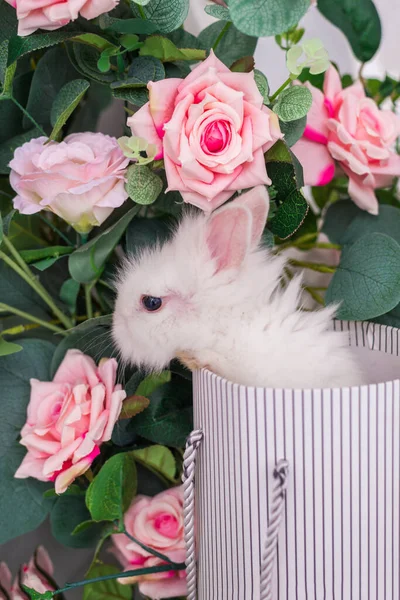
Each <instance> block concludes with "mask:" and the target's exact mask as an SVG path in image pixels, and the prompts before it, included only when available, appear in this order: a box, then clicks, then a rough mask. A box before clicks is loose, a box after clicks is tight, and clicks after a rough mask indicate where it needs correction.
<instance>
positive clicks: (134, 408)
mask: <svg viewBox="0 0 400 600" xmlns="http://www.w3.org/2000/svg"><path fill="white" fill-rule="evenodd" d="M0 349H1V347H0ZM149 404H150V400H149V399H148V398H145V397H144V396H136V395H135V396H131V397H130V398H126V400H124V402H123V403H122V410H121V413H120V415H119V419H131V418H132V417H136V415H138V414H139V413H141V412H142V411H143V410H144V409H145V408H147V407H148V406H149Z"/></svg>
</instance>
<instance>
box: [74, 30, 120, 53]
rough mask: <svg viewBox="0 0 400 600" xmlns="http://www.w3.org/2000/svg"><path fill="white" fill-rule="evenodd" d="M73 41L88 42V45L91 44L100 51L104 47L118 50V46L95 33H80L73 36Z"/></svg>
mask: <svg viewBox="0 0 400 600" xmlns="http://www.w3.org/2000/svg"><path fill="white" fill-rule="evenodd" d="M72 39H73V40H74V41H77V42H79V43H81V44H88V45H89V46H93V47H94V48H97V50H100V52H102V51H103V50H105V49H106V48H115V49H116V50H118V47H117V46H115V45H114V44H112V43H111V42H109V41H108V40H106V39H105V38H103V37H101V35H97V34H96V33H82V34H80V35H78V36H76V37H74V38H72Z"/></svg>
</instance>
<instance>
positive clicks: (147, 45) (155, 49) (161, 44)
mask: <svg viewBox="0 0 400 600" xmlns="http://www.w3.org/2000/svg"><path fill="white" fill-rule="evenodd" d="M139 54H140V56H154V57H155V58H158V59H159V60H161V61H162V62H174V61H175V60H204V59H205V58H206V51H205V50H201V49H195V48H177V47H176V46H175V44H174V43H173V42H172V41H171V40H170V39H168V38H166V37H162V36H160V35H152V36H150V37H148V38H146V40H145V41H144V44H143V46H142V47H141V48H140V50H139Z"/></svg>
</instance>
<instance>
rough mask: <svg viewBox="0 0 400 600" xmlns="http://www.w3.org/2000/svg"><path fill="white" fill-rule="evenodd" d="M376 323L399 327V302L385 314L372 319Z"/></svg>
mask: <svg viewBox="0 0 400 600" xmlns="http://www.w3.org/2000/svg"><path fill="white" fill-rule="evenodd" d="M373 321H375V322H376V323H381V324H382V325H389V326H390V327H397V329H400V304H398V305H397V306H395V307H394V309H393V310H391V311H389V312H388V313H386V314H385V315H380V316H379V317H376V318H375V319H373Z"/></svg>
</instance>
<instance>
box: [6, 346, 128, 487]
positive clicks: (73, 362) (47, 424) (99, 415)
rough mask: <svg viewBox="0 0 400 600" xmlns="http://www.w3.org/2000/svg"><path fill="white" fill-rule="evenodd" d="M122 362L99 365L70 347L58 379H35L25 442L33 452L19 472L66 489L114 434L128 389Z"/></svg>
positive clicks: (105, 360) (21, 476)
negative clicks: (119, 378) (120, 372)
mask: <svg viewBox="0 0 400 600" xmlns="http://www.w3.org/2000/svg"><path fill="white" fill-rule="evenodd" d="M116 374H117V361H116V360H115V359H113V358H110V359H102V360H101V361H100V364H99V366H98V367H96V364H95V362H94V361H93V359H92V358H90V356H86V355H85V354H83V353H82V352H81V351H80V350H68V352H67V353H66V355H65V357H64V360H63V361H62V363H61V364H60V366H59V368H58V370H57V373H56V374H55V376H54V379H53V381H38V380H37V379H31V399H30V402H29V404H28V411H27V412H28V416H27V421H26V423H25V425H24V426H23V428H22V430H21V442H20V443H21V444H22V445H23V446H26V448H27V449H28V453H27V454H26V455H25V458H24V459H23V461H22V463H21V465H20V466H19V468H18V470H17V472H16V473H15V477H17V478H20V479H24V478H26V477H34V478H35V479H40V480H41V481H54V482H55V490H56V492H57V494H62V492H65V490H66V489H67V487H68V486H69V485H70V484H71V483H72V482H73V481H74V479H75V478H76V477H78V476H79V475H82V473H84V472H85V471H86V470H87V469H88V468H89V467H90V465H91V464H92V462H93V460H94V459H95V458H96V456H98V455H99V454H100V449H99V447H100V445H101V444H102V443H103V442H107V441H108V440H110V439H111V434H112V430H113V427H114V425H115V422H116V421H117V419H118V417H119V413H120V412H121V407H122V401H123V400H124V399H125V397H126V393H125V392H124V391H123V390H122V389H121V386H120V385H119V384H116V383H115V378H116Z"/></svg>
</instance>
